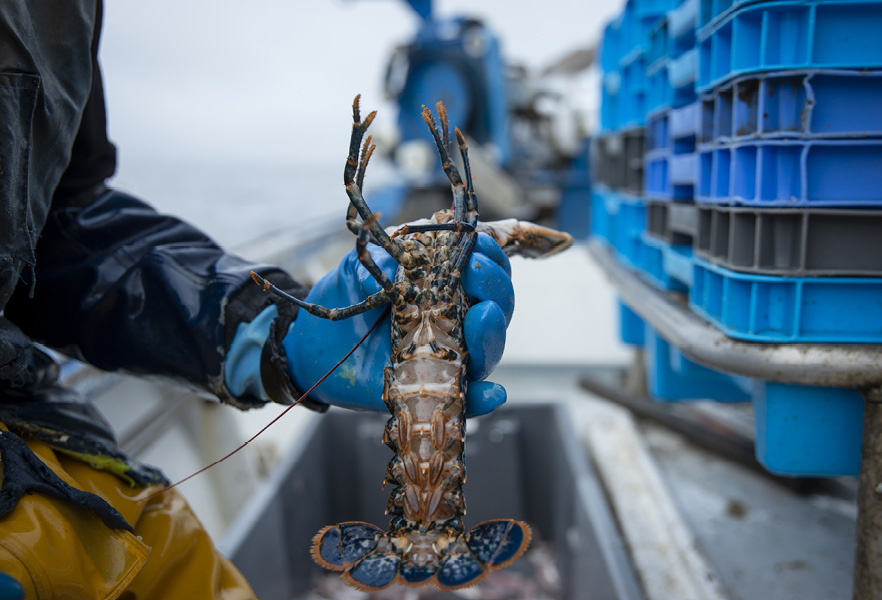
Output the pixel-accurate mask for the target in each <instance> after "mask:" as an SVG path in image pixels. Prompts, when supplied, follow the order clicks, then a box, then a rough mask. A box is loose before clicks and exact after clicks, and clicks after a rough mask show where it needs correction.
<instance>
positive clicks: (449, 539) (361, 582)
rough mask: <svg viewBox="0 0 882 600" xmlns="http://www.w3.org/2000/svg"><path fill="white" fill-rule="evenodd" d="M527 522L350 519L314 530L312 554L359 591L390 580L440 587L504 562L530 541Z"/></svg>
mask: <svg viewBox="0 0 882 600" xmlns="http://www.w3.org/2000/svg"><path fill="white" fill-rule="evenodd" d="M530 538H531V533H530V527H529V525H527V524H526V523H523V522H522V521H514V520H512V519H499V520H493V521H484V522H483V523H480V524H478V525H476V526H475V527H474V528H472V529H471V530H470V531H469V532H468V533H465V534H458V535H453V536H451V535H449V534H448V533H447V532H445V531H443V530H441V531H432V532H425V533H416V532H415V533H408V534H400V533H399V534H397V533H394V532H390V533H385V532H383V531H382V530H381V529H380V528H379V527H376V526H374V525H371V524H369V523H363V522H360V521H350V522H346V523H340V524H338V525H331V526H328V527H325V528H324V529H322V530H321V531H319V532H318V534H317V535H316V536H315V538H314V540H313V545H312V556H313V558H314V559H315V561H316V562H317V563H319V564H320V565H321V566H323V567H325V568H327V569H331V570H334V571H343V578H344V579H345V580H346V581H348V582H349V583H351V584H352V585H353V586H355V587H356V588H358V589H360V590H363V591H371V590H379V589H382V588H385V587H387V586H389V585H391V584H392V583H396V582H397V583H400V584H403V585H424V584H427V583H434V584H436V585H437V586H438V587H440V588H443V589H451V590H455V589H459V588H463V587H467V586H470V585H473V584H475V583H477V582H478V581H480V580H481V579H483V578H484V577H485V576H486V575H487V574H488V573H490V572H492V571H495V570H497V569H501V568H503V567H506V566H508V565H509V564H511V563H512V562H514V561H515V560H517V559H518V558H519V557H520V556H521V555H522V554H523V553H524V551H526V549H527V547H528V546H529V544H530Z"/></svg>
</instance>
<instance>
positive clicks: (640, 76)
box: [616, 55, 649, 130]
mask: <svg viewBox="0 0 882 600" xmlns="http://www.w3.org/2000/svg"><path fill="white" fill-rule="evenodd" d="M621 74H622V81H621V89H622V92H621V93H620V94H619V95H618V100H617V101H618V103H619V107H620V109H621V112H620V121H619V124H618V127H616V129H617V130H621V129H626V128H630V127H635V126H637V127H639V126H642V125H643V124H644V123H645V122H646V112H647V104H646V102H647V92H648V89H649V83H648V79H647V75H646V58H645V57H644V56H642V55H640V56H636V57H633V58H631V59H630V60H628V61H627V62H626V63H624V64H623V65H622V70H621Z"/></svg>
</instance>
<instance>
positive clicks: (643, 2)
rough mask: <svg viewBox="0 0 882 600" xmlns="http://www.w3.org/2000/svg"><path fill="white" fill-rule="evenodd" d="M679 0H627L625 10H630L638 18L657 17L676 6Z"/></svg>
mask: <svg viewBox="0 0 882 600" xmlns="http://www.w3.org/2000/svg"><path fill="white" fill-rule="evenodd" d="M678 4H679V0H629V1H628V4H627V5H626V9H625V10H630V11H632V12H633V14H634V15H635V16H637V17H639V18H644V17H648V18H653V17H654V18H658V17H660V16H662V15H664V14H665V13H666V12H668V11H669V10H671V9H673V8H676V7H677V5H678Z"/></svg>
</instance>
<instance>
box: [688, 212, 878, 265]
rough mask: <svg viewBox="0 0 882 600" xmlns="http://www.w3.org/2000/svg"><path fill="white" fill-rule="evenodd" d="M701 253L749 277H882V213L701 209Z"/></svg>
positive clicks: (697, 247) (697, 248)
mask: <svg viewBox="0 0 882 600" xmlns="http://www.w3.org/2000/svg"><path fill="white" fill-rule="evenodd" d="M698 210H699V213H698V235H697V237H696V238H695V243H694V250H695V253H696V254H698V255H699V256H701V257H702V258H704V259H706V260H708V261H710V262H713V263H715V264H718V265H720V266H723V267H726V268H728V269H732V270H734V271H742V272H746V273H756V274H766V275H781V276H794V277H795V276H814V275H818V276H837V275H839V276H855V275H857V276H870V277H880V276H882V210H844V209H791V208H780V209H750V208H736V207H725V206H700V207H699V209H698Z"/></svg>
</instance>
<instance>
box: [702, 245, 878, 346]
mask: <svg viewBox="0 0 882 600" xmlns="http://www.w3.org/2000/svg"><path fill="white" fill-rule="evenodd" d="M693 262H694V275H693V284H692V287H691V289H690V291H689V305H690V306H691V307H692V309H693V310H694V311H695V312H696V313H698V314H700V315H702V316H703V317H704V318H706V319H707V320H708V321H710V322H712V323H713V324H714V325H716V326H717V327H719V328H720V329H721V330H722V331H724V332H725V333H726V334H727V335H729V336H730V337H733V338H738V339H743V340H751V341H758V342H772V343H779V342H831V343H868V344H878V343H882V279H880V278H869V277H867V278H859V277H814V278H812V277H776V276H771V275H748V274H745V273H738V272H735V271H731V270H729V269H724V268H722V267H719V266H716V265H712V264H710V263H708V262H706V261H704V260H702V259H700V258H698V257H693Z"/></svg>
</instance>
